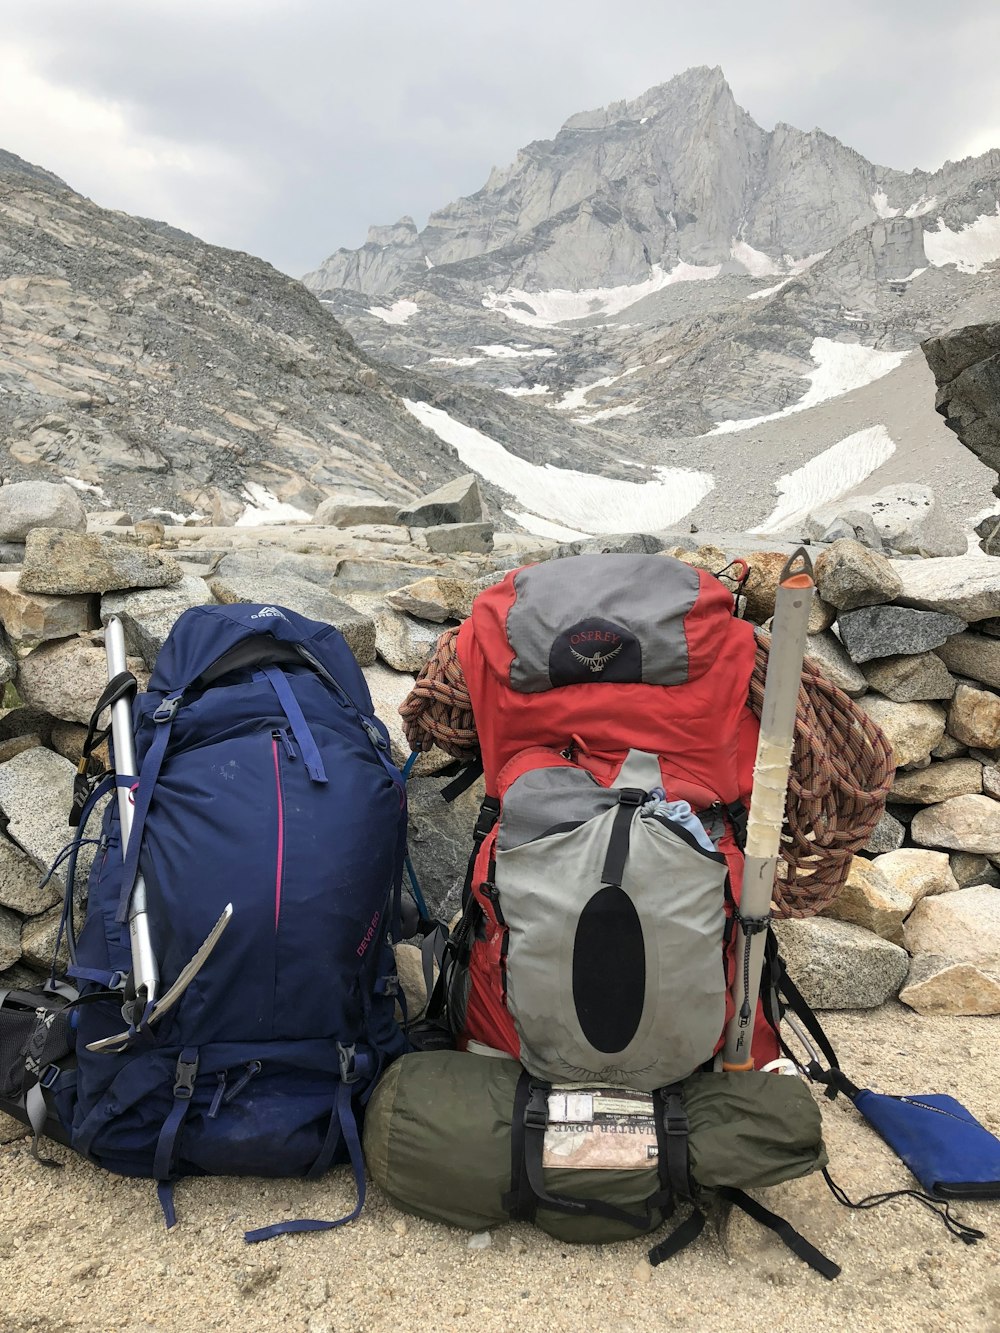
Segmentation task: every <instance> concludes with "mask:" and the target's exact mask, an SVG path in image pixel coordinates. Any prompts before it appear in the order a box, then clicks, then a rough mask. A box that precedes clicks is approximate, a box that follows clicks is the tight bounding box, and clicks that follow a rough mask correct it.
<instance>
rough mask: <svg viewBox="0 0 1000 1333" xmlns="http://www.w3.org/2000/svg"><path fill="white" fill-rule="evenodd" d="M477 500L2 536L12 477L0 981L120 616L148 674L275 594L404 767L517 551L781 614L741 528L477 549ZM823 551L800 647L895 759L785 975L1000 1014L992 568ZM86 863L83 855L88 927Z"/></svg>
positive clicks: (419, 770) (416, 795)
mask: <svg viewBox="0 0 1000 1333" xmlns="http://www.w3.org/2000/svg"><path fill="white" fill-rule="evenodd" d="M31 485H34V483H31ZM454 488H455V484H454V483H452V489H454ZM53 489H59V490H65V489H66V488H53ZM468 490H469V488H468V486H465V487H462V486H458V487H457V490H456V493H455V495H449V496H444V497H442V496H441V495H437V496H431V497H427V503H426V505H425V506H424V507H423V508H422V509H421V506H419V505H418V506H414V507H413V508H412V509H411V510H409V511H407V512H406V513H405V514H399V513H392V514H390V513H388V512H386V513H383V512H381V511H379V512H377V513H375V512H367V511H365V512H364V513H362V512H360V511H357V512H356V511H355V510H353V509H351V507H350V506H349V505H344V506H338V507H337V509H336V510H329V511H327V512H326V513H324V514H321V515H318V517H319V518H320V520H321V521H320V522H317V523H314V524H312V525H295V526H290V527H285V528H281V529H277V528H271V529H267V530H263V531H261V530H257V531H255V530H253V529H245V528H244V529H240V528H234V529H218V528H215V529H210V530H204V531H202V530H197V529H187V528H173V529H164V528H163V527H162V525H160V524H156V523H146V524H138V525H135V527H133V528H129V529H127V530H126V529H125V528H124V527H116V528H115V529H114V530H112V531H109V530H107V525H106V520H103V519H102V516H100V515H98V516H91V518H90V520H89V523H88V520H87V516H86V515H85V514H83V513H82V507H81V508H80V511H79V513H77V512H75V511H72V513H71V514H70V515H68V514H67V513H61V512H60V511H59V510H58V509H54V508H53V505H52V503H51V500H52V497H51V496H49V497H47V507H46V508H45V509H44V511H42V512H40V514H39V516H40V518H41V521H42V523H43V524H44V525H45V526H41V525H39V524H37V523H36V524H34V525H33V524H32V522H31V521H30V517H31V516H30V514H29V515H28V518H27V519H25V518H24V516H23V514H22V516H21V518H20V519H19V522H20V523H21V528H22V530H21V531H20V532H15V529H14V527H13V525H8V527H7V528H6V529H5V527H4V514H5V513H6V509H5V506H11V507H16V506H13V501H15V500H16V501H17V504H18V505H20V506H21V508H22V509H23V507H24V504H26V503H27V501H26V499H25V497H24V495H23V493H20V492H21V488H20V487H0V541H3V540H7V542H8V544H7V546H6V547H5V548H3V552H2V554H3V555H4V556H6V561H5V562H4V563H2V564H0V620H2V622H3V630H4V632H3V636H2V639H0V680H2V681H3V682H4V683H5V685H6V688H7V691H8V694H7V700H6V701H7V703H8V704H11V705H13V706H11V707H9V708H8V709H7V710H6V711H4V712H3V713H2V715H0V826H2V831H0V987H2V986H4V985H10V984H12V983H14V984H20V983H21V982H26V981H31V980H33V979H35V978H37V976H38V975H39V973H40V971H41V970H42V969H44V968H46V967H47V966H48V960H49V959H50V957H51V953H52V948H53V946H54V942H55V934H56V929H57V925H58V920H59V914H60V908H59V903H60V902H61V899H62V895H63V883H62V880H61V878H60V874H59V872H58V871H57V872H56V873H55V874H54V875H53V876H52V878H51V879H49V881H48V882H47V883H45V884H42V882H41V881H42V879H43V875H44V872H45V871H46V870H47V868H48V867H49V866H50V864H51V863H52V861H53V859H54V858H55V857H56V855H57V853H58V852H59V850H60V849H61V848H62V847H63V846H64V845H65V843H66V842H68V840H69V836H70V829H69V826H68V824H67V822H66V816H67V812H68V809H69V802H70V794H71V787H72V779H73V774H74V772H75V767H76V764H77V762H78V760H79V757H80V752H81V745H82V742H83V738H84V735H85V724H86V722H87V720H88V718H89V716H90V711H91V709H92V707H93V704H94V702H95V701H96V699H97V697H98V695H99V694H100V691H101V689H102V687H103V683H104V680H105V678H106V672H105V666H104V651H103V625H104V624H105V623H106V622H107V620H108V618H109V617H110V616H112V615H117V616H119V617H120V618H121V620H122V622H123V625H124V628H125V633H126V643H127V647H128V651H129V653H130V654H131V658H130V666H131V667H132V669H133V670H134V671H135V673H136V675H137V677H138V678H139V680H140V684H142V683H144V681H145V679H146V677H147V676H148V671H149V669H150V668H151V667H152V664H153V662H154V660H155V657H156V653H157V652H158V650H159V648H160V646H161V645H162V643H163V641H164V639H165V638H166V635H167V633H168V632H169V630H170V628H171V626H172V625H173V623H174V622H175V621H176V619H177V617H178V616H179V615H180V614H181V613H182V612H183V610H185V609H186V608H187V607H189V606H194V605H199V604H202V603H205V602H211V601H220V602H235V601H261V602H277V603H279V604H282V605H287V606H290V607H292V608H293V609H295V610H297V611H300V612H301V613H302V614H305V615H308V616H312V617H315V618H317V619H322V620H325V621H328V622H329V623H331V624H334V625H336V626H337V627H338V628H339V629H340V630H341V631H342V632H343V633H344V635H345V638H346V639H347V641H348V643H349V644H350V646H351V648H352V650H353V651H354V653H355V655H356V657H357V658H358V661H359V662H360V663H361V665H362V668H363V669H364V672H365V675H366V678H367V680H368V684H369V687H370V689H371V693H372V697H373V700H374V703H375V707H376V711H377V712H378V714H379V716H380V717H382V718H383V720H384V721H385V722H386V723H387V725H388V727H389V730H390V734H391V736H392V742H393V752H394V755H395V757H396V759H397V761H398V762H402V761H403V760H404V759H405V758H406V756H407V754H408V749H407V747H406V742H405V739H404V737H403V733H402V727H401V724H400V721H399V716H398V711H397V710H398V707H399V705H400V703H402V701H403V699H404V698H405V697H406V695H407V694H408V692H409V690H410V688H411V687H412V684H413V681H414V677H415V673H416V672H417V671H418V670H419V669H420V666H421V665H422V663H423V661H424V660H425V658H426V656H427V654H428V652H429V651H430V650H431V649H432V648H433V646H434V644H435V643H436V640H437V637H438V635H439V634H440V633H441V631H442V630H443V629H444V628H446V627H447V626H449V625H454V624H457V623H458V622H459V621H460V620H461V619H462V618H464V617H465V616H467V615H468V614H469V610H470V607H471V604H472V600H473V598H474V596H475V595H476V593H477V592H478V591H479V590H480V589H482V588H483V587H485V586H488V585H489V584H490V583H492V582H495V581H496V580H497V579H499V578H501V577H503V574H504V573H505V572H506V570H508V569H510V568H513V567H516V566H517V565H519V564H522V563H525V562H526V561H528V560H537V559H544V558H549V557H552V556H556V557H558V556H561V555H570V554H574V553H576V552H577V551H578V550H581V549H585V550H617V551H636V552H638V551H647V552H656V551H661V550H664V551H667V552H668V553H671V554H677V555H680V556H681V557H682V558H685V559H688V560H690V561H691V562H692V563H697V564H701V565H703V566H704V567H706V568H709V569H713V570H718V569H721V568H722V566H723V565H724V564H726V563H727V561H728V560H729V559H730V558H731V557H732V556H735V555H740V554H744V555H746V556H747V558H748V559H749V561H750V563H751V565H752V567H753V573H752V577H751V580H750V583H749V584H748V589H747V591H748V602H747V612H748V615H749V617H750V618H751V619H753V620H756V621H757V622H758V623H762V624H764V623H766V622H767V620H768V617H769V616H770V615H771V614H772V613H773V609H774V594H775V588H776V585H777V581H778V577H779V575H780V570H781V567H782V565H783V564H784V561H785V558H786V555H785V553H784V552H779V551H773V550H767V549H764V550H761V549H754V547H755V546H756V547H758V548H759V546H760V543H759V542H758V543H753V542H750V541H746V540H745V539H742V538H738V537H737V538H731V539H728V540H726V541H725V542H724V543H723V544H722V545H713V546H702V547H701V548H699V549H698V550H697V551H690V550H687V549H686V546H684V545H682V546H677V544H676V540H674V541H671V540H670V539H669V538H668V537H666V536H665V535H663V534H660V535H648V534H631V535H628V536H625V537H620V538H603V539H600V540H599V541H591V542H584V543H580V542H576V543H573V544H571V545H568V546H563V547H555V545H554V543H552V542H549V541H545V540H544V539H541V538H528V537H524V536H523V535H522V536H514V535H512V534H502V533H497V534H496V536H495V539H494V538H493V535H492V532H490V534H489V542H487V536H486V530H487V529H488V528H489V524H488V523H487V522H486V519H485V515H484V514H483V513H482V510H481V505H480V507H479V508H477V507H476V506H477V504H480V502H479V501H478V496H475V497H473V498H472V500H470V498H469V494H468ZM15 492H18V493H19V494H14V493H15ZM62 498H63V499H65V497H62ZM81 516H82V517H81ZM387 519H392V520H394V521H393V522H387V521H386V520H387ZM401 519H403V520H405V521H403V522H400V521H398V520H401ZM60 523H65V524H69V526H58V524H60ZM88 528H89V531H88ZM5 531H8V532H11V533H12V534H14V535H11V536H10V537H9V538H5V537H4V533H5ZM137 534H138V535H137ZM487 544H491V545H494V549H493V550H488V549H484V546H486V545H487ZM470 547H471V549H469V548H470ZM813 550H814V553H815V554H816V555H817V556H818V558H817V561H816V570H817V581H818V585H819V591H820V596H819V598H818V599H817V601H816V604H815V606H814V610H813V619H812V623H811V631H812V633H811V634H810V640H809V652H810V653H811V655H812V656H814V657H815V658H816V659H817V661H818V662H819V663H820V665H821V666H822V668H823V669H824V670H825V672H826V673H827V674H828V675H829V676H830V677H831V678H832V679H833V680H834V681H835V683H837V684H838V685H840V686H841V687H842V688H843V689H845V690H846V691H847V693H848V694H850V695H851V696H852V697H854V698H855V699H857V700H858V702H859V704H860V706H861V707H862V708H864V709H865V710H866V711H867V712H869V714H870V715H871V716H872V717H873V718H874V719H875V720H876V721H877V722H878V724H879V725H880V726H881V727H882V728H883V729H884V731H885V732H886V734H887V736H888V737H889V739H890V741H891V743H892V745H893V748H894V751H895V754H896V757H897V760H898V764H899V768H898V771H897V774H896V779H895V783H894V786H893V790H892V794H891V797H890V804H889V807H888V810H887V813H886V816H885V818H884V819H883V820H882V822H881V823H880V825H879V826H878V828H877V829H876V830H875V833H874V835H873V837H872V840H871V842H870V843H869V846H868V848H867V849H866V851H865V852H864V854H862V855H860V856H858V857H856V858H855V860H854V863H853V865H852V869H851V875H850V878H849V879H848V883H847V886H846V888H845V890H844V892H843V893H842V894H841V896H840V898H839V899H838V901H837V902H836V903H835V904H834V905H833V906H832V907H831V908H830V909H828V911H827V912H826V913H825V914H824V916H822V917H820V918H816V919H813V920H810V921H801V922H798V921H796V922H785V923H781V924H780V925H779V933H780V935H781V938H782V944H783V947H784V949H785V951H786V953H787V955H788V961H789V965H790V968H791V970H792V973H793V975H794V976H796V978H797V979H798V981H799V984H800V986H801V987H802V989H803V991H804V992H805V993H806V995H807V997H808V998H810V999H811V1000H812V1001H813V1002H814V1003H815V1004H816V1005H817V1006H819V1007H821V1008H824V1007H826V1008H864V1007H867V1006H872V1005H877V1004H881V1003H882V1002H884V1001H885V1000H887V999H889V998H891V997H892V996H894V995H897V994H898V995H899V997H900V999H902V1000H903V1001H904V1002H905V1003H907V1004H909V1005H911V1006H912V1007H914V1008H916V1009H918V1010H920V1011H923V1012H959V1013H997V1012H1000V887H998V886H1000V873H998V869H997V867H998V866H1000V561H995V560H992V559H989V558H988V557H971V558H970V557H962V558H948V557H944V558H938V559H926V560H925V559H888V558H886V557H885V556H883V555H882V554H880V553H878V552H876V551H874V550H872V549H870V548H868V547H866V546H863V545H861V544H859V543H858V542H856V541H853V540H850V539H845V540H841V541H837V542H834V543H833V544H832V545H825V546H817V547H814V548H813ZM448 763H449V760H448V758H447V756H444V755H442V754H440V753H438V752H432V753H431V754H430V755H426V756H422V757H421V759H420V761H419V762H418V764H417V766H416V769H415V773H414V778H413V780H412V782H411V788H410V806H411V828H410V838H411V852H412V858H413V861H414V863H415V865H416V867H417V872H418V875H419V877H420V880H421V885H422V888H423V891H424V894H425V897H426V898H427V901H428V904H429V905H430V907H431V910H432V911H434V912H435V913H437V914H439V915H442V916H445V917H447V916H450V915H451V913H452V912H453V911H454V910H455V909H456V907H457V906H458V900H459V892H460V887H461V883H462V880H463V877H464V869H465V861H466V857H467V852H468V846H469V837H470V830H471V827H472V824H473V822H474V819H475V812H476V809H477V806H478V801H479V798H480V794H481V791H480V790H479V789H477V788H473V789H471V790H470V791H469V792H468V793H466V795H465V796H464V797H463V798H461V800H460V801H459V802H456V803H455V804H454V805H451V806H446V805H445V804H444V803H443V802H442V801H441V800H440V795H439V793H440V788H441V787H442V786H443V785H444V783H445V781H446V779H445V778H443V777H441V776H439V773H440V770H441V769H442V768H444V767H446V766H447V765H448ZM86 865H87V857H86V855H85V856H84V857H83V860H82V865H81V874H80V876H79V879H78V885H77V889H78V902H77V917H78V920H79V919H80V918H81V916H82V911H83V907H84V903H83V901H82V893H83V888H84V886H85V878H86V875H85V872H86Z"/></svg>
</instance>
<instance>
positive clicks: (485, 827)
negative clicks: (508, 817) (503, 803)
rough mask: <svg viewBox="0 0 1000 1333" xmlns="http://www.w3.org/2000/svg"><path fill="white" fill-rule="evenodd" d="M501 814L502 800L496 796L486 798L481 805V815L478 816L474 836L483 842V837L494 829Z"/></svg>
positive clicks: (477, 840)
mask: <svg viewBox="0 0 1000 1333" xmlns="http://www.w3.org/2000/svg"><path fill="white" fill-rule="evenodd" d="M499 815H500V802H499V800H498V799H497V798H496V797H495V796H487V797H485V798H484V800H483V803H482V805H481V806H480V807H479V815H478V816H477V818H476V827H475V828H474V829H473V831H472V833H473V837H474V838H475V840H476V842H477V843H479V842H482V841H483V839H484V838H485V837H486V836H487V835H488V834H489V833H490V832H491V831H492V829H493V825H494V824H495V823H496V822H497V819H498V818H499Z"/></svg>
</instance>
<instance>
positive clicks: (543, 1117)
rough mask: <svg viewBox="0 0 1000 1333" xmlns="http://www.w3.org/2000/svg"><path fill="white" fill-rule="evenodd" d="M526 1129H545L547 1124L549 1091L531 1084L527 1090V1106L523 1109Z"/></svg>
mask: <svg viewBox="0 0 1000 1333" xmlns="http://www.w3.org/2000/svg"><path fill="white" fill-rule="evenodd" d="M524 1124H525V1128H526V1129H542V1130H544V1129H547V1128H548V1124H549V1089H548V1088H547V1087H541V1086H539V1085H538V1084H537V1083H532V1084H531V1085H530V1086H529V1088H528V1104H527V1106H526V1107H525V1108H524Z"/></svg>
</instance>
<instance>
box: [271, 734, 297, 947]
mask: <svg viewBox="0 0 1000 1333" xmlns="http://www.w3.org/2000/svg"><path fill="white" fill-rule="evenodd" d="M279 742H280V743H281V744H282V745H283V746H284V750H285V753H286V754H287V755H288V758H289V759H294V758H295V748H294V746H293V745H292V742H291V741H290V740H289V739H288V735H287V733H286V732H284V731H279V730H277V729H275V730H274V731H272V732H271V753H272V755H273V757H274V786H275V793H276V797H277V809H278V855H277V857H276V859H275V873H274V931H275V934H277V932H278V922H279V920H280V919H281V881H282V879H283V878H284V874H285V791H284V787H283V786H282V782H281V754H280V752H279V749H278V744H279Z"/></svg>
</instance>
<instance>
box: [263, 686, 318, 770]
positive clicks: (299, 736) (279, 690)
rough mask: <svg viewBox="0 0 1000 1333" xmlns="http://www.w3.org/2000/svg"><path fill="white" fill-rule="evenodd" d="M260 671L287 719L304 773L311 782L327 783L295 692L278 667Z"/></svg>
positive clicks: (315, 745)
mask: <svg viewBox="0 0 1000 1333" xmlns="http://www.w3.org/2000/svg"><path fill="white" fill-rule="evenodd" d="M261 671H262V672H263V674H264V675H265V676H266V677H267V679H268V680H269V681H270V683H271V687H272V689H273V690H274V692H275V694H276V695H277V696H278V702H279V703H280V704H281V708H282V711H283V712H284V714H285V717H287V718H288V723H289V726H290V727H291V728H292V735H293V736H294V737H295V739H296V740H297V741H298V743H299V749H300V750H301V751H302V761H303V763H304V764H305V766H306V772H307V773H308V774H309V776H310V778H312V780H313V782H326V781H328V779H327V776H326V769H325V768H324V767H323V759H322V757H321V755H320V752H319V747H318V746H317V744H316V742H315V740H314V739H313V734H312V732H311V731H310V730H309V723H308V722H307V721H306V716H305V713H303V711H302V706H301V704H300V703H299V701H298V699H296V697H295V691H294V690H293V689H292V687H291V685H290V684H289V683H288V677H287V676H286V675H285V673H284V672H283V671H282V670H281V668H280V667H276V666H265V667H262V668H261Z"/></svg>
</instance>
